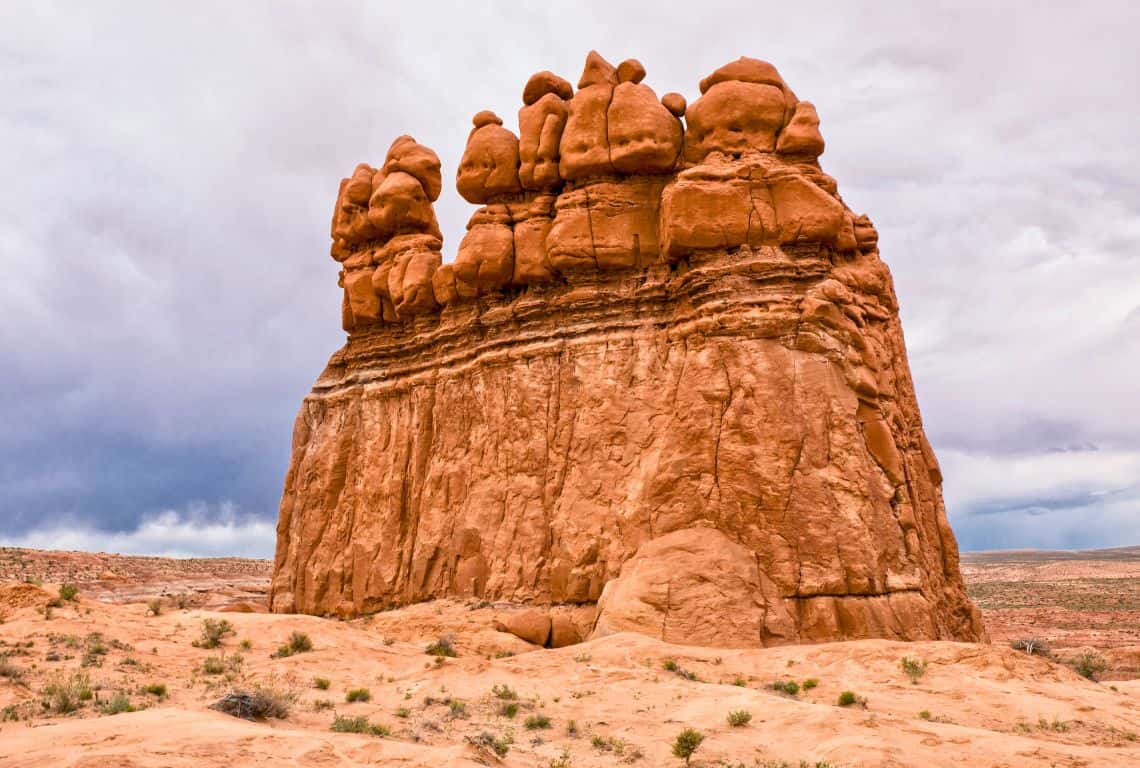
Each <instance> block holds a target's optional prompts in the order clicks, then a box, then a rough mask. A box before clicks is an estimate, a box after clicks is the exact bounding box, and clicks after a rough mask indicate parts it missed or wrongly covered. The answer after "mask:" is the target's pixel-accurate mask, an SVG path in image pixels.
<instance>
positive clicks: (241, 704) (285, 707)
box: [210, 685, 297, 720]
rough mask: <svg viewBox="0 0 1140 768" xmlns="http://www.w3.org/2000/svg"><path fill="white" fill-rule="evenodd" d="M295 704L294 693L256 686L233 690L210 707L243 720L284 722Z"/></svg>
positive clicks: (276, 688) (271, 687) (267, 686)
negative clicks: (276, 720)
mask: <svg viewBox="0 0 1140 768" xmlns="http://www.w3.org/2000/svg"><path fill="white" fill-rule="evenodd" d="M296 703H297V694H296V692H294V691H291V690H287V689H284V688H278V687H275V686H273V685H258V686H254V687H253V688H252V689H250V690H233V691H230V692H229V693H227V694H226V695H225V696H223V697H222V698H221V699H219V700H218V701H216V702H215V703H214V704H212V705H211V707H210V708H211V709H216V710H218V711H219V712H225V713H226V714H227V715H233V716H234V717H240V718H242V719H243V720H265V719H267V718H270V717H273V718H276V719H278V720H284V719H285V718H287V717H288V716H289V713H290V712H291V711H292V710H293V705H294V704H296Z"/></svg>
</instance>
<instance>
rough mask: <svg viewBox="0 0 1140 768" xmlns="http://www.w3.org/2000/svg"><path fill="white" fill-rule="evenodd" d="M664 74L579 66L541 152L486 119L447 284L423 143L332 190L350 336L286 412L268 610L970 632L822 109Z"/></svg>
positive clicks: (534, 622)
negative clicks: (284, 471)
mask: <svg viewBox="0 0 1140 768" xmlns="http://www.w3.org/2000/svg"><path fill="white" fill-rule="evenodd" d="M644 77H645V68H644V67H643V66H642V65H641V64H640V63H639V62H637V61H635V60H628V61H625V62H622V63H621V64H620V65H619V66H617V67H615V66H613V65H611V64H610V63H609V62H607V61H606V60H605V59H603V58H602V57H601V56H600V55H598V54H597V53H594V52H591V54H590V56H589V57H588V58H587V62H586V68H585V71H584V72H583V74H582V77H581V79H580V80H579V83H578V90H577V92H576V93H573V92H572V90H571V88H570V85H569V83H568V82H567V81H566V80H563V79H562V78H559V77H557V76H555V75H553V74H551V73H539V74H538V75H536V76H535V77H533V78H531V81H530V82H529V83H528V84H527V86H526V88H525V89H524V106H523V108H522V110H521V111H520V114H519V123H520V125H519V136H520V137H521V139H519V138H516V137H515V134H514V133H513V132H512V131H510V130H508V129H507V128H505V127H504V126H502V125H501V120H499V118H498V117H496V116H495V115H493V114H492V113H489V112H481V113H479V114H477V115H476V116H475V119H474V125H475V129H474V130H473V131H472V133H471V137H470V139H469V143H468V146H467V151H466V152H465V153H464V159H463V162H462V164H461V167H460V169H459V172H458V176H457V181H458V187H459V190H460V192H461V193H462V194H463V196H464V197H465V198H466V199H468V200H469V201H471V202H474V203H477V204H480V205H483V207H482V208H480V209H478V210H477V211H476V212H475V213H474V215H473V216H472V218H471V221H470V223H469V224H468V232H467V235H466V236H465V237H464V239H463V242H462V244H460V246H459V250H458V256H457V258H456V260H455V262H454V263H452V264H442V259H441V258H440V256H439V254H440V245H439V241H440V239H441V238H440V236H439V228H438V224H437V223H436V222H435V216H434V213H433V212H432V208H431V203H432V202H433V201H434V200H435V199H436V196H437V195H436V194H435V193H436V188H435V186H434V184H435V180H436V179H437V178H438V174H439V170H438V160H437V159H434V160H433V158H435V155H434V153H431V152H430V150H427V149H426V148H423V147H421V146H420V145H417V144H415V143H414V142H412V141H411V140H410V139H407V138H406V137H405V138H402V139H399V140H397V144H394V145H393V150H392V151H391V152H389V156H388V158H387V159H386V160H385V163H384V165H383V166H382V167H381V168H380V169H379V170H373V169H372V167H371V166H368V165H366V164H364V165H361V166H358V168H357V170H356V171H355V172H354V174H353V176H352V177H351V178H350V179H346V180H345V181H344V182H342V184H341V190H340V195H339V198H338V202H337V208H336V214H335V215H334V219H333V237H334V246H333V255H334V258H336V259H337V260H338V261H340V262H341V263H342V264H343V267H344V269H343V271H342V274H341V284H342V285H343V287H344V289H345V298H344V302H343V307H342V317H343V320H344V326H345V328H346V330H348V331H349V337H348V341H347V343H346V344H345V346H344V347H343V348H342V349H340V350H339V351H338V352H336V353H335V354H334V355H333V356H332V358H331V359H330V361H329V364H328V366H327V368H326V369H325V371H324V372H323V373H322V374H321V376H320V378H319V379H318V381H317V383H316V386H315V387H314V389H313V392H312V393H311V394H310V395H309V396H308V397H307V398H306V399H305V401H304V403H303V404H302V406H301V412H300V414H299V415H298V417H297V421H296V425H295V429H294V437H293V457H292V462H291V465H290V468H289V472H288V475H287V477H286V482H285V491H284V496H283V498H282V502H281V511H280V519H279V524H278V543H277V554H276V562H275V568H274V576H273V582H272V587H271V594H270V601H271V607H272V609H273V610H274V611H278V612H292V611H300V612H306V613H315V614H337V615H351V614H353V613H367V612H372V611H376V610H379V609H381V608H385V607H390V606H394V605H405V604H410V603H415V602H419V601H423V600H428V599H432V598H441V597H461V598H463V597H475V598H479V599H489V600H502V601H511V602H515V603H527V604H530V605H531V606H534V607H535V608H534V610H536V611H537V613H536V614H533V615H532V614H528V618H527V620H526V621H525V622H522V620H521V619H520V622H521V624H525V625H526V626H525V627H523V626H522V625H521V624H520V632H523V633H525V634H527V635H533V636H534V637H537V636H538V635H539V634H542V635H543V636H544V642H545V643H553V642H555V641H554V640H552V638H554V637H555V636H557V637H558V638H559V639H558V640H557V641H556V642H557V643H558V644H563V643H565V642H571V641H572V640H568V638H574V637H575V636H581V637H583V638H584V637H587V636H593V637H598V636H601V635H604V634H607V633H611V632H620V631H626V630H635V631H638V632H641V633H644V634H648V635H652V636H655V637H658V638H661V639H665V640H669V641H672V642H679V643H689V644H701V645H716V646H767V645H780V644H787V643H797V642H815V641H823V640H831V639H853V638H890V639H907V640H919V639H957V640H979V639H983V638H984V637H985V631H984V628H983V626H982V622H981V618H980V615H979V613H978V612H977V610H976V609H975V608H974V606H973V605H972V604H971V603H970V601H969V599H968V598H967V596H966V593H965V589H964V586H963V582H962V577H961V574H960V572H959V567H958V552H957V545H956V543H955V539H954V535H953V532H952V531H951V529H950V526H949V524H948V522H947V519H946V514H945V509H944V506H943V502H942V495H941V473H940V471H939V468H938V463H937V460H936V459H935V457H934V454H933V451H932V450H931V448H930V445H929V443H928V442H927V439H926V437H925V435H924V433H923V427H922V420H921V417H920V415H919V410H918V405H917V401H916V397H915V393H914V388H913V383H912V381H911V377H910V371H909V368H908V365H907V360H906V350H905V345H904V342H903V335H902V328H901V326H900V324H899V317H898V304H897V301H896V298H895V293H894V289H893V285H892V281H891V276H890V272H889V270H888V269H887V267H886V265H885V264H884V263H883V262H882V261H881V260H880V258H879V253H878V235H877V233H876V232H875V230H874V227H873V225H872V224H871V222H870V220H869V219H868V218H867V217H866V216H863V215H857V214H855V213H854V212H853V211H851V210H850V209H848V208H847V206H846V205H845V204H844V202H843V200H842V198H841V197H840V196H839V194H838V191H837V185H836V183H835V181H834V179H832V178H831V177H830V176H828V175H827V174H825V173H824V172H823V171H822V170H821V168H820V166H819V162H818V156H819V154H820V153H821V152H822V151H823V148H824V143H823V138H822V135H821V134H820V132H819V117H818V114H817V112H816V109H815V107H814V106H812V105H811V104H810V103H807V102H799V101H798V100H797V98H796V96H795V95H794V94H793V92H792V91H791V89H790V88H789V87H788V86H787V84H786V83H784V81H783V80H782V79H781V78H780V76H779V74H778V73H777V72H776V70H775V68H774V67H772V66H771V65H770V64H767V63H766V62H761V61H758V60H755V59H740V60H738V61H736V62H732V63H731V64H728V65H726V66H725V67H722V68H720V69H718V70H717V71H716V72H714V73H713V74H712V75H710V76H709V77H707V78H705V79H704V80H703V81H702V82H701V94H702V95H701V96H700V97H699V98H697V99H695V100H694V101H692V102H686V100H685V98H684V97H682V96H680V95H678V94H667V95H666V96H665V97H664V99H663V100H658V99H657V97H656V95H655V93H654V91H653V90H652V89H651V88H650V87H649V86H648V85H644V84H642V80H643V78H644ZM680 116H683V119H684V121H685V122H684V124H683V123H682V119H681V117H680ZM409 142H410V143H409ZM377 207H380V208H381V210H380V211H376V210H375V209H376V208H377ZM546 606H576V608H575V609H574V612H573V613H572V614H569V613H564V612H562V611H565V610H566V609H562V608H555V609H548V608H546ZM595 609H596V610H595ZM548 614H549V616H550V618H549V619H548V618H547V615H548ZM571 616H572V618H571ZM583 616H585V619H583ZM548 620H549V621H550V622H551V623H550V625H549V627H550V628H549V631H547V627H548V625H547V621H548ZM536 626H537V627H539V628H540V631H539V630H534V627H536Z"/></svg>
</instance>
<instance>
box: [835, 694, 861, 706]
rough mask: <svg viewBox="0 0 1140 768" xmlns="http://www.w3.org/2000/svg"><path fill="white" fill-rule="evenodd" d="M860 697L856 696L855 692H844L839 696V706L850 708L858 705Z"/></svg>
mask: <svg viewBox="0 0 1140 768" xmlns="http://www.w3.org/2000/svg"><path fill="white" fill-rule="evenodd" d="M858 701H859V697H858V696H856V695H855V692H854V691H843V692H842V693H840V694H839V700H838V704H839V706H841V707H850V706H852V705H854V704H856V703H858Z"/></svg>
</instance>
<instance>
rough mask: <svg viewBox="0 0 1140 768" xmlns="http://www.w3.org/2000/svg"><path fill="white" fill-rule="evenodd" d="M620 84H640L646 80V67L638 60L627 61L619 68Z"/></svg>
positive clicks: (619, 65) (618, 77)
mask: <svg viewBox="0 0 1140 768" xmlns="http://www.w3.org/2000/svg"><path fill="white" fill-rule="evenodd" d="M617 79H618V82H619V83H640V82H641V81H642V80H644V79H645V67H644V66H642V64H641V62H640V61H638V60H637V59H626V60H625V61H623V62H622V63H621V64H618V67H617Z"/></svg>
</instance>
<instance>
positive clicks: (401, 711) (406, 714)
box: [396, 707, 412, 720]
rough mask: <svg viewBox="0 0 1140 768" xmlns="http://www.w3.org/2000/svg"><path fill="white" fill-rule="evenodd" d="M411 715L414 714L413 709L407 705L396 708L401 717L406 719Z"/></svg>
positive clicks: (397, 714) (397, 715) (398, 715)
mask: <svg viewBox="0 0 1140 768" xmlns="http://www.w3.org/2000/svg"><path fill="white" fill-rule="evenodd" d="M411 716H412V710H410V709H408V708H407V707H400V708H399V709H397V710H396V717H399V718H402V719H405V720H406V719H408V718H409V717H411Z"/></svg>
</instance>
